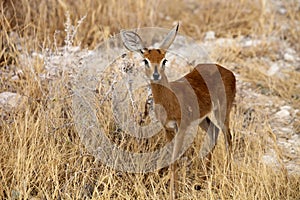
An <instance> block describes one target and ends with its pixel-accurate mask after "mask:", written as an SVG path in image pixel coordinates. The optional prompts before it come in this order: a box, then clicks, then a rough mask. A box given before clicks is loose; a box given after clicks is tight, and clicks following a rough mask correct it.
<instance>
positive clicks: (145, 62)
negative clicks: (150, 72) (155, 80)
mask: <svg viewBox="0 0 300 200" xmlns="http://www.w3.org/2000/svg"><path fill="white" fill-rule="evenodd" d="M143 62H144V64H145V66H146V67H148V68H149V61H148V60H146V59H144V60H143Z"/></svg>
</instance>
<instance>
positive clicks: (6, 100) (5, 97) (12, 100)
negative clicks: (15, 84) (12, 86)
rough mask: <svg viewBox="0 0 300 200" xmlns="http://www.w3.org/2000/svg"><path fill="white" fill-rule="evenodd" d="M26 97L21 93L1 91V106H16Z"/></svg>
mask: <svg viewBox="0 0 300 200" xmlns="http://www.w3.org/2000/svg"><path fill="white" fill-rule="evenodd" d="M23 99H24V97H22V96H21V95H19V94H17V93H13V92H2V93H0V107H1V108H4V109H12V108H16V107H17V106H18V105H19V104H20V103H21V102H22V100H23Z"/></svg>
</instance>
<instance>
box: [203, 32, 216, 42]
mask: <svg viewBox="0 0 300 200" xmlns="http://www.w3.org/2000/svg"><path fill="white" fill-rule="evenodd" d="M214 39H216V34H215V32H214V31H208V32H206V33H205V37H204V40H214Z"/></svg>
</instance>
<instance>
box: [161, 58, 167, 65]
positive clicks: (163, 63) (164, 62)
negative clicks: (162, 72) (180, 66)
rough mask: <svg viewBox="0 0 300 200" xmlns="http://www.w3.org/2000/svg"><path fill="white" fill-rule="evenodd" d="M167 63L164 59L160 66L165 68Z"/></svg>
mask: <svg viewBox="0 0 300 200" xmlns="http://www.w3.org/2000/svg"><path fill="white" fill-rule="evenodd" d="M167 62H168V60H167V59H164V60H163V61H162V66H163V67H165V66H166V63H167Z"/></svg>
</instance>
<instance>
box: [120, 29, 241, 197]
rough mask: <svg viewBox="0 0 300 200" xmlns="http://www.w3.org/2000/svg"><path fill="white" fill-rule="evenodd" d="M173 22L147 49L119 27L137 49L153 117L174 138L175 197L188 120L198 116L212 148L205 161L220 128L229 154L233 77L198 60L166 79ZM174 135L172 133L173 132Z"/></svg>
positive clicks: (131, 48)
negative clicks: (189, 68) (180, 74)
mask: <svg viewBox="0 0 300 200" xmlns="http://www.w3.org/2000/svg"><path fill="white" fill-rule="evenodd" d="M178 28H179V24H177V25H176V26H175V27H174V28H173V29H172V30H170V31H169V33H168V34H167V35H166V37H165V38H164V39H163V41H162V42H161V43H160V47H159V48H157V49H155V48H152V49H149V48H147V47H145V46H144V44H143V41H142V39H141V37H140V36H139V35H138V34H137V33H135V32H133V31H126V30H122V31H121V38H122V42H123V45H124V46H125V48H126V49H128V50H129V51H132V52H138V53H139V54H140V55H141V56H142V58H143V62H144V70H145V75H146V77H147V79H148V81H149V82H150V87H151V90H152V95H153V101H154V112H155V116H156V118H157V119H158V120H159V121H160V123H161V124H162V126H163V129H164V132H165V134H166V138H167V140H168V141H171V140H172V138H173V137H174V138H176V139H175V142H174V148H173V150H172V151H173V152H172V158H174V162H173V163H172V164H171V167H170V169H171V170H170V172H171V177H170V188H169V189H170V199H175V198H176V196H177V195H176V190H177V175H176V164H175V159H177V158H178V155H179V153H180V148H181V145H182V143H183V140H184V137H185V132H186V129H187V127H188V126H189V125H190V124H191V122H193V121H195V120H199V126H200V127H201V128H202V129H204V130H205V131H206V132H207V134H206V137H208V139H209V141H210V142H211V145H212V147H213V148H211V149H209V152H208V153H207V154H206V158H207V160H208V163H210V160H211V154H212V152H213V149H214V146H215V145H216V141H217V138H218V135H219V131H220V130H221V131H222V133H223V134H224V138H225V144H226V149H227V151H228V155H227V156H228V159H230V158H231V150H232V136H231V133H230V128H229V115H230V110H231V108H232V105H233V101H234V97H235V92H236V83H235V82H236V81H235V76H234V74H233V73H232V72H231V71H230V70H228V69H225V68H224V67H222V66H220V65H218V64H198V65H197V66H196V67H194V69H193V70H192V71H191V72H190V73H188V74H186V75H185V76H183V77H182V78H180V79H178V80H175V81H172V82H170V81H169V80H168V77H167V75H166V74H165V68H166V63H167V62H168V61H167V59H166V53H168V49H169V47H170V46H171V45H172V43H173V41H174V40H175V37H176V35H177V32H178ZM176 135H177V136H178V137H175V136H176Z"/></svg>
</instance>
